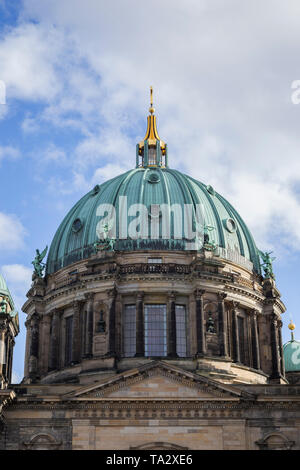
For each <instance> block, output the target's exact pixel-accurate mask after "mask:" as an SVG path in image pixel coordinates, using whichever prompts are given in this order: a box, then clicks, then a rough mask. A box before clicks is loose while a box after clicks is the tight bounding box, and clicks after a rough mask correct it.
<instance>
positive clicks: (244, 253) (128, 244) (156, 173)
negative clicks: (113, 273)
mask: <svg viewBox="0 0 300 470" xmlns="http://www.w3.org/2000/svg"><path fill="white" fill-rule="evenodd" d="M120 196H127V206H128V207H130V206H131V205H133V204H144V205H145V206H146V207H147V208H148V211H149V212H150V210H151V209H150V207H151V204H159V205H162V204H168V205H172V204H179V205H180V206H181V207H183V205H184V204H191V205H193V207H196V204H201V203H202V204H203V206H202V207H203V210H204V220H205V224H207V225H209V226H211V227H214V229H213V230H212V231H211V232H210V237H211V240H212V241H214V242H215V244H217V245H218V246H219V248H218V250H219V254H220V256H221V257H223V258H229V259H232V260H233V261H235V262H237V263H239V264H244V265H245V266H246V267H247V268H248V269H252V267H253V268H254V270H255V271H256V272H258V273H260V262H259V255H258V251H257V248H256V246H255V243H254V240H253V238H252V236H251V233H250V231H249V230H248V228H247V226H246V224H245V223H244V222H243V220H242V218H241V217H240V215H239V214H238V213H237V211H236V210H235V209H234V208H233V207H232V206H231V205H230V204H229V203H228V202H227V201H226V200H225V199H224V198H223V197H222V196H221V195H220V194H218V193H217V192H215V191H214V190H213V188H212V187H211V186H206V185H204V184H203V183H200V182H199V181H196V180H195V179H194V178H191V177H190V176H187V175H184V174H183V173H181V172H179V171H177V170H173V169H169V168H160V167H154V168H151V167H146V168H145V167H142V168H135V169H133V170H131V171H128V172H126V173H124V174H122V175H119V176H117V177H115V178H113V179H111V180H109V181H107V182H105V183H103V184H101V185H97V186H96V187H95V188H94V189H93V190H92V191H90V192H89V193H87V194H86V195H85V196H84V197H83V198H82V199H80V201H78V203H77V204H76V205H75V206H74V207H73V208H72V209H71V210H70V212H69V213H68V214H67V216H66V217H65V218H64V220H63V222H62V223H61V225H60V226H59V228H58V230H57V232H56V234H55V236H54V239H53V241H52V244H51V247H50V250H49V255H48V261H47V273H48V274H50V273H53V272H55V271H57V270H58V269H60V268H62V267H64V266H68V265H70V264H72V263H74V262H75V261H78V260H80V259H85V258H88V257H89V256H90V255H91V254H92V253H94V243H95V242H96V241H97V235H96V226H97V224H98V222H99V220H101V217H99V216H98V215H97V214H96V211H97V208H98V206H99V205H100V204H112V205H113V206H114V207H115V209H116V227H117V236H116V243H115V250H120V251H122V250H124V251H126V250H138V249H140V250H145V249H147V250H149V249H156V250H157V249H162V250H183V249H186V248H185V246H186V245H185V241H184V240H179V239H176V238H175V236H174V224H171V231H170V237H169V239H167V240H166V239H163V238H158V239H156V240H153V239H152V240H151V239H137V240H132V239H125V240H121V239H119V238H118V230H119V229H118V227H119V218H118V215H119V197H120ZM135 217H136V216H131V217H130V216H128V219H127V220H128V224H129V223H130V221H131V220H132V219H134V218H135ZM149 220H150V219H149ZM252 263H253V266H252Z"/></svg>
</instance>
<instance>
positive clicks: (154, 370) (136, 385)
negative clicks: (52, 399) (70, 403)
mask: <svg viewBox="0 0 300 470" xmlns="http://www.w3.org/2000/svg"><path fill="white" fill-rule="evenodd" d="M65 397H68V399H71V398H73V399H80V400H82V399H85V400H95V399H127V400H132V399H134V400H135V399H142V400H143V399H151V400H155V399H158V400H160V399H161V400H178V399H183V400H187V399H193V400H195V399H196V400H197V399H198V400H239V399H241V398H253V396H252V395H250V394H248V393H246V394H245V392H242V391H241V390H240V389H239V388H238V387H236V386H231V385H227V384H226V385H225V384H221V383H219V382H217V381H215V380H212V379H210V378H207V377H204V376H201V375H198V374H194V373H192V372H189V371H185V370H183V369H180V368H178V367H175V366H173V365H170V364H168V363H166V362H163V361H152V362H151V363H149V364H147V365H143V366H141V367H139V368H137V369H132V370H129V371H126V372H123V373H121V374H118V375H116V376H114V377H113V378H111V377H110V378H109V379H107V381H103V382H101V383H98V384H94V385H89V386H85V387H82V388H81V389H79V390H77V391H75V392H72V393H71V394H67V395H66V396H65Z"/></svg>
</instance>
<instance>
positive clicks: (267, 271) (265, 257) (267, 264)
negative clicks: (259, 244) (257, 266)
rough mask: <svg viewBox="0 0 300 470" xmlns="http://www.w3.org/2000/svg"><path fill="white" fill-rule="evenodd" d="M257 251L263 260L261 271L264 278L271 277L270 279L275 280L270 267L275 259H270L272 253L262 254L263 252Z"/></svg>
mask: <svg viewBox="0 0 300 470" xmlns="http://www.w3.org/2000/svg"><path fill="white" fill-rule="evenodd" d="M258 251H259V254H260V256H261V258H262V260H263V263H262V264H261V266H262V268H263V270H264V273H265V277H266V278H269V277H271V278H272V279H275V275H274V273H273V266H272V263H273V261H274V259H276V258H275V257H271V256H270V255H271V254H272V253H273V251H269V253H268V252H267V251H266V252H263V251H260V250H258Z"/></svg>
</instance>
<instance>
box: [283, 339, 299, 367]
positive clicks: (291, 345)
mask: <svg viewBox="0 0 300 470" xmlns="http://www.w3.org/2000/svg"><path fill="white" fill-rule="evenodd" d="M283 357H284V364H285V371H286V372H297V371H299V372H300V341H295V340H294V339H292V340H291V341H288V342H287V343H285V344H284V346H283Z"/></svg>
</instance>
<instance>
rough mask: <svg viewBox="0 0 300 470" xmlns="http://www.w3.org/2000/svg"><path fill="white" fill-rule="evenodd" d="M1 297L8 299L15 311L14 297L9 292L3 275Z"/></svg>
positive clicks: (0, 287) (0, 275) (0, 280)
mask: <svg viewBox="0 0 300 470" xmlns="http://www.w3.org/2000/svg"><path fill="white" fill-rule="evenodd" d="M0 296H1V297H2V296H4V297H7V298H8V299H9V303H10V306H11V309H12V310H14V301H13V299H12V296H11V294H10V292H9V288H8V287H7V284H6V281H5V279H4V277H3V276H2V274H0Z"/></svg>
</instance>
